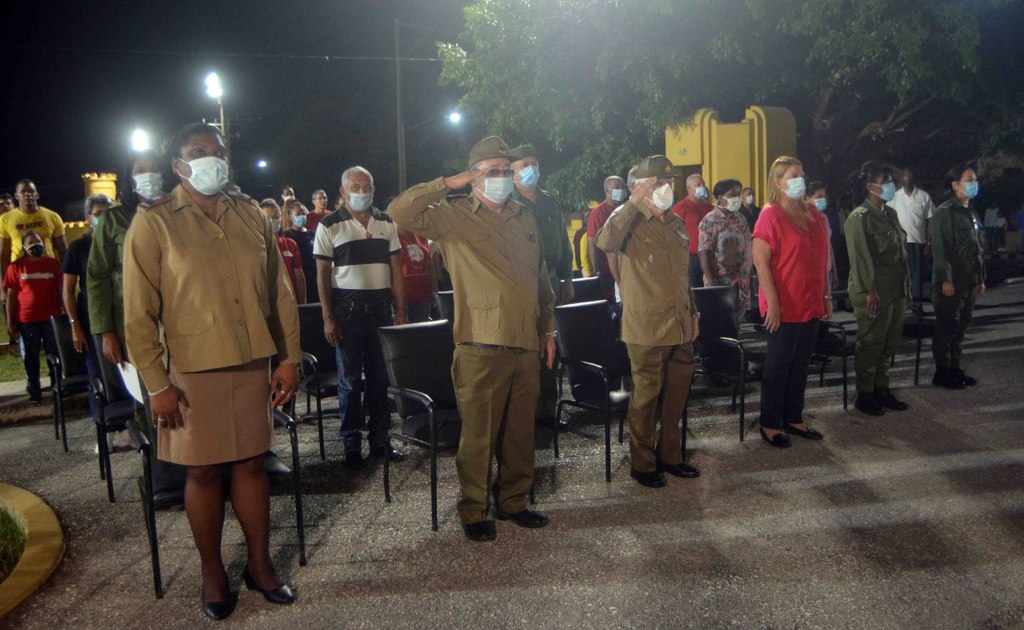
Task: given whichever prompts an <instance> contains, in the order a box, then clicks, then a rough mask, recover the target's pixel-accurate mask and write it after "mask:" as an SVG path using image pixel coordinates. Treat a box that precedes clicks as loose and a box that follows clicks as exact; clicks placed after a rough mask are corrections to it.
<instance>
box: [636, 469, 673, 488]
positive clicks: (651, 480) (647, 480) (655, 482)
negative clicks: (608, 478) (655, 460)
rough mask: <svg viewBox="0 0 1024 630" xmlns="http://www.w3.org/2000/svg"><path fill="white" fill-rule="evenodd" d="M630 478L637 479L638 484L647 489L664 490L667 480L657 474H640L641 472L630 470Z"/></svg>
mask: <svg viewBox="0 0 1024 630" xmlns="http://www.w3.org/2000/svg"><path fill="white" fill-rule="evenodd" d="M629 476H630V477H632V478H633V479H636V481H637V483H639V484H640V485H641V486H645V487H647V488H664V487H665V478H664V477H662V476H661V475H659V474H658V473H656V472H653V471H652V472H640V471H639V470H630V471H629Z"/></svg>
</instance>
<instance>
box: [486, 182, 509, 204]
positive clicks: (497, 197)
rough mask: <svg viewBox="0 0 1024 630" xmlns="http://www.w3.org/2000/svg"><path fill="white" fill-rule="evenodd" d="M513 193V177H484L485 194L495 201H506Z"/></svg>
mask: <svg viewBox="0 0 1024 630" xmlns="http://www.w3.org/2000/svg"><path fill="white" fill-rule="evenodd" d="M511 194H512V178H511V177H488V178H486V179H484V190H483V195H484V197H487V198H488V199H489V200H491V201H492V202H493V203H505V202H506V201H507V200H508V196H509V195H511Z"/></svg>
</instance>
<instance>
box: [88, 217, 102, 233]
mask: <svg viewBox="0 0 1024 630" xmlns="http://www.w3.org/2000/svg"><path fill="white" fill-rule="evenodd" d="M89 225H91V226H92V229H94V230H95V229H96V228H98V227H99V226H100V218H99V217H94V216H91V215H90V216H89Z"/></svg>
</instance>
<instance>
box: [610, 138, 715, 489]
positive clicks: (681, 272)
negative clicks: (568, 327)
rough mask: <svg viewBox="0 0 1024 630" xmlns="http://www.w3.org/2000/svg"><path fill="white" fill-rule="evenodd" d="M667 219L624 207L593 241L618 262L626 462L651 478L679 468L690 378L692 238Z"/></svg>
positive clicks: (672, 219)
mask: <svg viewBox="0 0 1024 630" xmlns="http://www.w3.org/2000/svg"><path fill="white" fill-rule="evenodd" d="M662 159H663V160H664V161H665V162H666V163H668V165H669V169H670V170H669V172H671V163H669V162H668V160H667V159H665V158H662ZM641 165H643V162H641ZM666 176H667V175H666ZM637 177H638V178H639V177H640V174H638V175H637ZM664 216H665V222H664V223H663V222H662V221H661V220H660V219H659V218H658V216H657V215H656V214H655V212H653V211H652V210H651V209H650V208H648V207H647V206H646V205H642V206H637V205H635V204H633V202H632V201H627V202H626V203H624V204H623V205H621V206H619V208H618V209H617V210H615V212H613V213H612V215H611V216H610V217H609V218H608V221H607V222H606V223H605V224H604V227H602V228H601V230H600V231H599V232H598V233H597V239H596V243H597V246H598V247H600V248H601V249H602V250H604V251H606V252H609V253H612V252H614V253H617V254H618V255H619V277H620V278H621V280H620V282H619V291H620V293H621V296H622V341H623V342H624V343H625V344H626V349H627V351H628V352H629V361H630V366H631V369H632V376H633V391H632V392H631V394H630V401H629V411H628V422H629V455H630V461H631V466H632V468H633V470H635V471H637V472H654V471H655V470H656V465H657V462H661V463H663V464H668V465H675V464H679V463H680V462H682V456H683V454H682V443H681V438H682V436H681V435H680V431H679V422H680V419H681V418H682V415H683V409H684V408H685V407H686V400H687V398H688V396H689V393H690V381H691V379H692V378H693V371H694V365H693V344H692V343H691V340H692V337H693V318H694V317H696V316H697V307H696V300H695V299H694V295H693V291H692V290H691V289H690V283H689V277H690V276H689V266H690V250H689V236H688V235H687V232H686V225H685V224H684V223H683V220H682V219H680V218H679V217H678V216H676V215H675V214H674V213H672V211H671V210H668V211H666V212H665V215H664ZM659 421H660V423H661V427H660V430H658V432H657V439H655V429H656V427H657V424H658V422H659Z"/></svg>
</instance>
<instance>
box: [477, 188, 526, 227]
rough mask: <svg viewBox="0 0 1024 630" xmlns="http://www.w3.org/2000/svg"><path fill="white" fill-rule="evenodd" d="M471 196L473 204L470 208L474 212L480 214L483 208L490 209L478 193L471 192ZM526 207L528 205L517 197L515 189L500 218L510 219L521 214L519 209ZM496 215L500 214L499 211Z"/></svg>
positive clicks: (503, 219)
mask: <svg viewBox="0 0 1024 630" xmlns="http://www.w3.org/2000/svg"><path fill="white" fill-rule="evenodd" d="M470 198H471V199H472V205H471V206H470V208H469V209H470V210H471V211H472V212H473V214H479V213H480V210H481V209H483V210H487V211H490V208H488V207H487V206H485V205H484V202H482V201H480V199H479V198H478V197H477V196H476V193H473V194H471V195H470ZM525 207H526V206H525V205H524V204H523V203H522V202H521V201H519V200H517V199H516V198H515V191H513V192H512V195H511V196H509V198H508V201H506V202H505V212H504V213H503V214H502V215H501V216H499V217H498V218H500V219H501V220H502V221H508V220H509V219H511V218H513V217H515V216H516V215H517V214H519V211H520V210H522V209H523V208H525ZM494 215H495V216H498V214H497V213H494Z"/></svg>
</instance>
